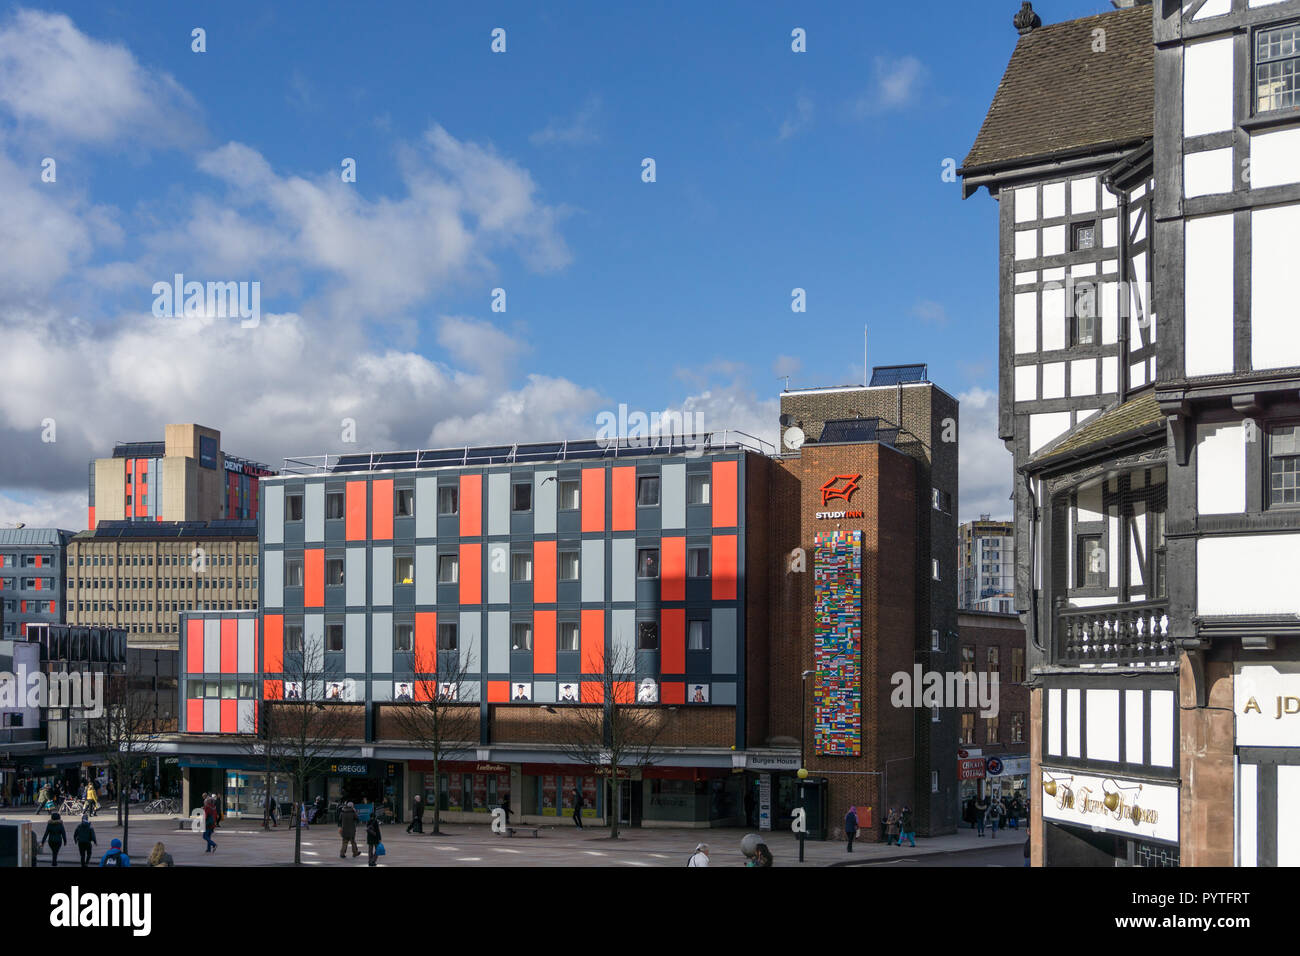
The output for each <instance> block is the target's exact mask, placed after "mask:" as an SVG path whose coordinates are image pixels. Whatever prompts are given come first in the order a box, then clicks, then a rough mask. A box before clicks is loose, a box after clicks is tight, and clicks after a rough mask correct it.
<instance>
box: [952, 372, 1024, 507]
mask: <svg viewBox="0 0 1300 956" xmlns="http://www.w3.org/2000/svg"><path fill="white" fill-rule="evenodd" d="M958 398H959V400H960V401H961V433H960V434H959V435H958V436H957V439H958V452H957V458H958V468H959V477H960V483H961V488H960V494H959V502H958V505H959V508H960V512H961V518H960V520H962V521H971V520H974V519H975V518H978V517H979V516H980V515H981V514H989V515H992V516H993V518H994V519H1009V518H1010V517H1011V513H1012V505H1011V501H1010V496H1011V489H1012V483H1013V481H1014V478H1015V472H1014V470H1013V462H1014V459H1013V458H1012V457H1011V453H1010V452H1009V451H1007V450H1006V446H1005V445H1003V444H1002V439H1000V438H999V437H998V396H997V393H996V392H992V391H989V390H988V389H985V388H980V387H978V386H976V387H975V388H972V389H970V390H968V391H966V392H963V393H962V394H961V395H959V396H958Z"/></svg>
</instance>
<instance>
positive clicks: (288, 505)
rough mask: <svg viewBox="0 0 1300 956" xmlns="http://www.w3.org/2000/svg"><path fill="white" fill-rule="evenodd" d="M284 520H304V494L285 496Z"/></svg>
mask: <svg viewBox="0 0 1300 956" xmlns="http://www.w3.org/2000/svg"><path fill="white" fill-rule="evenodd" d="M284 520H285V521H301V520H302V495H300V494H297V495H285V496H284Z"/></svg>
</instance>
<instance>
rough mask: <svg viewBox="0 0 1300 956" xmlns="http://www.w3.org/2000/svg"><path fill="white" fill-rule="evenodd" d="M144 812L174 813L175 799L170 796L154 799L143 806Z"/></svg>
mask: <svg viewBox="0 0 1300 956" xmlns="http://www.w3.org/2000/svg"><path fill="white" fill-rule="evenodd" d="M144 812H145V813H171V814H174V813H176V801H175V800H173V799H172V798H171V797H162V798H160V799H158V800H154V801H153V802H152V803H149V804H148V805H147V806H146V807H145V808H144Z"/></svg>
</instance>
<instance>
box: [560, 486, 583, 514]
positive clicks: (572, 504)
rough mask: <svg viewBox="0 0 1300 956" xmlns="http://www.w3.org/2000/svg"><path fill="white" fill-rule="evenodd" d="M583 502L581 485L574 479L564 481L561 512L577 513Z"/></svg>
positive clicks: (561, 489)
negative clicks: (579, 505)
mask: <svg viewBox="0 0 1300 956" xmlns="http://www.w3.org/2000/svg"><path fill="white" fill-rule="evenodd" d="M581 500H582V499H581V483H580V482H579V481H578V480H577V479H574V478H565V479H563V480H562V481H561V482H560V510H561V511H577V510H578V503H579V502H580V501H581Z"/></svg>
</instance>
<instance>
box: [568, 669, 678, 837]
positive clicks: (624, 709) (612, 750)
mask: <svg viewBox="0 0 1300 956" xmlns="http://www.w3.org/2000/svg"><path fill="white" fill-rule="evenodd" d="M585 670H586V672H587V673H599V674H600V688H601V703H599V704H579V705H577V706H574V707H566V708H564V711H563V716H562V717H561V726H562V730H561V743H560V749H561V751H562V752H563V753H565V754H566V755H567V756H568V757H569V758H570V759H572V760H574V761H576V762H578V763H582V764H587V765H589V766H591V767H592V768H593V769H594V770H595V772H596V774H597V775H599V776H605V777H608V778H609V780H610V781H611V782H612V784H613V786H612V790H613V794H614V806H613V812H612V813H609V836H610V839H612V840H617V839H618V834H619V817H620V816H621V815H622V801H623V794H622V788H621V787H620V786H619V774H620V773H622V772H628V773H630V772H631V771H633V770H638V769H641V768H644V767H648V766H650V765H651V764H653V763H654V762H655V760H656V753H655V747H656V744H657V743H658V741H659V738H660V736H662V734H663V732H664V729H665V728H666V727H667V725H668V714H667V712H666V711H665V710H664V709H663V708H662V707H660V706H659V705H658V702H657V700H656V701H638V699H637V698H638V694H637V687H636V651H635V650H634V649H633V648H632V647H630V646H628V645H621V644H618V643H615V645H614V650H613V652H612V653H610V654H608V655H606V656H605V659H604V660H603V661H601V660H598V659H593V658H592V657H590V656H589V657H588V659H587V662H586V667H585ZM656 697H657V694H656Z"/></svg>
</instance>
